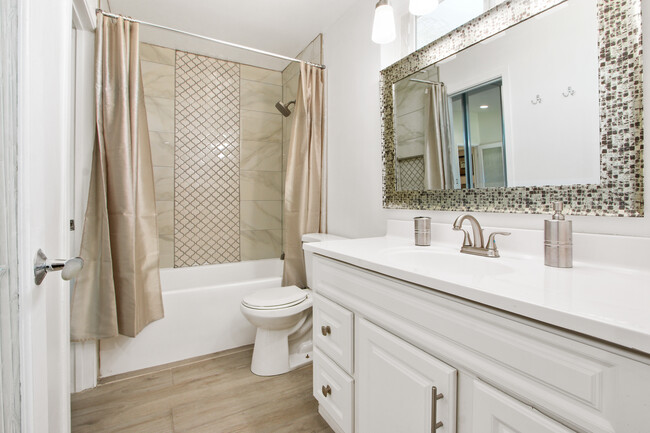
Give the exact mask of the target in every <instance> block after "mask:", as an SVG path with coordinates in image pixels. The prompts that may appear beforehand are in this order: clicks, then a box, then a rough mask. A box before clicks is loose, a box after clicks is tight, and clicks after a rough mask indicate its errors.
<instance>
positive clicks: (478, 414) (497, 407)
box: [472, 380, 575, 433]
mask: <svg viewBox="0 0 650 433" xmlns="http://www.w3.org/2000/svg"><path fill="white" fill-rule="evenodd" d="M473 406H474V411H473V414H472V424H473V429H472V431H473V432H474V433H501V432H508V433H575V432H574V431H573V430H570V429H568V428H567V427H564V426H563V425H562V424H559V423H557V422H555V421H553V420H552V419H550V418H549V417H547V416H545V415H544V414H542V413H540V412H538V411H536V410H535V409H533V408H532V407H530V406H527V405H525V404H523V403H521V402H520V401H518V400H515V399H514V398H512V397H510V396H508V395H506V394H504V393H502V392H501V391H498V390H497V389H495V388H493V387H491V386H489V385H487V384H486V383H483V382H481V381H478V380H475V381H474V405H473Z"/></svg>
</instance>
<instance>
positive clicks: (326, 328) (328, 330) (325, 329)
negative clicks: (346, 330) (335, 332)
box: [320, 325, 332, 337]
mask: <svg viewBox="0 0 650 433" xmlns="http://www.w3.org/2000/svg"><path fill="white" fill-rule="evenodd" d="M320 332H321V333H322V334H323V335H324V336H325V337H327V336H328V335H329V334H331V333H332V328H330V327H329V325H328V326H321V327H320Z"/></svg>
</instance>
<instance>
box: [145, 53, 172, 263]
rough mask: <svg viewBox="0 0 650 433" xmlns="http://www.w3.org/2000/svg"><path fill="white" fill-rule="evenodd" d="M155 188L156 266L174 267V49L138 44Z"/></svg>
mask: <svg viewBox="0 0 650 433" xmlns="http://www.w3.org/2000/svg"><path fill="white" fill-rule="evenodd" d="M140 65H141V67H142V80H143V83H144V93H145V106H146V108H147V121H148V123H149V139H150V141H151V158H152V160H153V171H154V180H155V188H156V209H157V211H158V235H159V245H160V266H161V267H163V268H169V267H173V266H174V75H175V70H174V69H175V54H174V50H171V49H168V48H163V47H157V46H154V45H149V44H141V45H140Z"/></svg>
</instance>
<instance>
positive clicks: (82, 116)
mask: <svg viewBox="0 0 650 433" xmlns="http://www.w3.org/2000/svg"><path fill="white" fill-rule="evenodd" d="M93 12H94V11H93V10H92V9H91V7H90V6H89V5H88V4H87V2H86V1H85V0H72V27H73V28H74V30H75V33H76V36H75V41H74V43H73V44H74V53H73V55H74V58H73V59H71V61H72V62H71V64H72V67H73V68H74V71H71V74H72V76H73V77H74V79H73V80H72V81H71V82H72V87H73V88H72V89H71V92H72V95H73V98H74V99H73V102H72V107H71V113H72V115H73V116H74V119H73V122H72V127H73V131H72V134H73V141H72V145H73V149H72V150H73V152H72V155H71V160H72V164H73V167H74V174H73V176H72V178H73V179H74V182H73V184H72V185H69V188H70V191H71V194H72V197H71V198H72V202H71V203H68V204H69V205H70V209H71V212H72V218H73V219H74V223H75V230H74V235H73V236H72V239H71V245H70V248H71V250H70V254H69V255H70V256H71V257H72V256H76V255H78V254H79V251H80V250H81V237H82V234H83V223H84V216H85V213H86V205H87V202H88V189H89V187H90V167H91V166H92V155H93V145H94V140H95V76H94V67H95V26H96V23H95V20H96V18H95V15H94V13H93ZM70 289H71V293H72V286H71V287H70ZM70 375H71V376H70V389H71V390H72V392H80V391H83V390H85V389H89V388H94V387H95V386H97V378H98V375H99V355H98V347H97V342H96V341H85V342H79V343H71V345H70Z"/></svg>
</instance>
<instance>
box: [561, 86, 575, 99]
mask: <svg viewBox="0 0 650 433" xmlns="http://www.w3.org/2000/svg"><path fill="white" fill-rule="evenodd" d="M575 94H576V91H575V90H573V88H571V86H569V88H568V89H567V93H564V92H562V96H564V97H565V98H568V97H569V96H573V95H575Z"/></svg>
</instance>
